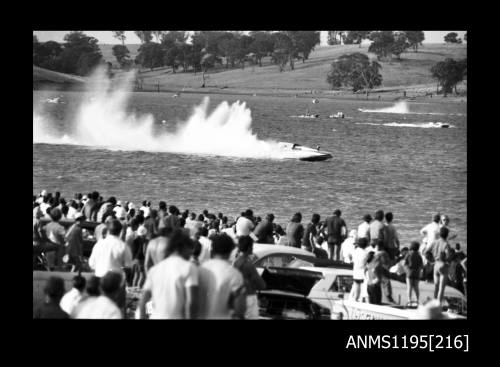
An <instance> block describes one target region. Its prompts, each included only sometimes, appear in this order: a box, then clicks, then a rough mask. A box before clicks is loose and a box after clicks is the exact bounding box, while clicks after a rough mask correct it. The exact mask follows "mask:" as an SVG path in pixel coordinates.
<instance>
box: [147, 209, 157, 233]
mask: <svg viewBox="0 0 500 367" xmlns="http://www.w3.org/2000/svg"><path fill="white" fill-rule="evenodd" d="M144 227H146V229H147V230H148V233H147V234H146V238H147V239H148V240H151V239H153V238H155V237H156V236H157V235H158V211H157V210H156V209H151V210H150V212H149V217H148V218H147V219H146V220H145V221H144Z"/></svg>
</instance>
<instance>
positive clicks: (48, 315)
mask: <svg viewBox="0 0 500 367" xmlns="http://www.w3.org/2000/svg"><path fill="white" fill-rule="evenodd" d="M43 292H44V293H45V302H44V303H43V305H41V306H40V307H39V308H38V309H37V310H36V311H35V315H34V318H35V319H68V318H69V315H68V314H67V313H66V312H64V311H63V309H62V308H61V306H60V305H59V303H60V302H61V298H62V297H63V295H64V280H63V279H62V278H60V277H54V276H52V277H50V278H49V279H48V280H47V283H46V285H45V287H44V290H43Z"/></svg>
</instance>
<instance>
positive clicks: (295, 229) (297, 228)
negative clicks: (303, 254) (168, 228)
mask: <svg viewBox="0 0 500 367" xmlns="http://www.w3.org/2000/svg"><path fill="white" fill-rule="evenodd" d="M301 221H302V214H300V213H295V214H294V215H293V217H292V220H291V221H290V223H288V225H287V227H286V237H287V240H288V246H293V247H298V248H300V243H301V239H302V235H303V233H304V227H303V226H302V224H301V223H300V222H301Z"/></svg>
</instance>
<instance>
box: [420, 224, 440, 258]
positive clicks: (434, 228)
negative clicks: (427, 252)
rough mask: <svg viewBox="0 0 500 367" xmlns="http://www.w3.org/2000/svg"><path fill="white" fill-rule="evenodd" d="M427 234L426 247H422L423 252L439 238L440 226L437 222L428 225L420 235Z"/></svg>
mask: <svg viewBox="0 0 500 367" xmlns="http://www.w3.org/2000/svg"><path fill="white" fill-rule="evenodd" d="M423 232H427V235H426V236H425V238H424V245H425V246H422V247H421V251H423V250H424V249H425V248H427V247H428V246H430V245H431V243H433V242H434V241H435V240H437V239H438V238H439V224H437V223H436V222H432V223H429V224H428V225H426V226H425V227H424V228H422V230H421V231H420V233H422V234H423Z"/></svg>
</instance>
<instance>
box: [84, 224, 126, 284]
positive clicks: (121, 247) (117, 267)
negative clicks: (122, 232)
mask: <svg viewBox="0 0 500 367" xmlns="http://www.w3.org/2000/svg"><path fill="white" fill-rule="evenodd" d="M89 266H90V267H91V268H92V269H94V270H95V276H97V277H103V276H104V275H106V273H107V272H108V271H117V272H121V273H123V272H122V267H131V266H132V253H131V252H130V248H129V247H128V246H127V245H126V244H125V242H123V241H122V240H121V239H119V238H118V237H116V236H113V235H111V234H108V235H107V236H106V238H103V239H100V240H99V241H97V242H96V244H95V245H94V247H93V248H92V254H91V255H90V258H89Z"/></svg>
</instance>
